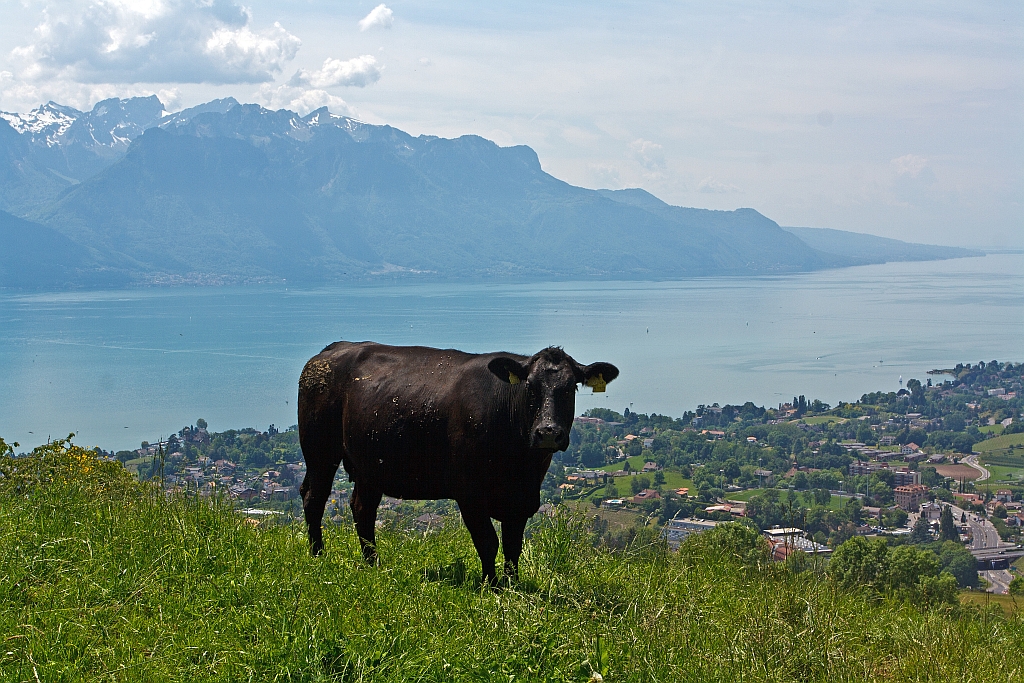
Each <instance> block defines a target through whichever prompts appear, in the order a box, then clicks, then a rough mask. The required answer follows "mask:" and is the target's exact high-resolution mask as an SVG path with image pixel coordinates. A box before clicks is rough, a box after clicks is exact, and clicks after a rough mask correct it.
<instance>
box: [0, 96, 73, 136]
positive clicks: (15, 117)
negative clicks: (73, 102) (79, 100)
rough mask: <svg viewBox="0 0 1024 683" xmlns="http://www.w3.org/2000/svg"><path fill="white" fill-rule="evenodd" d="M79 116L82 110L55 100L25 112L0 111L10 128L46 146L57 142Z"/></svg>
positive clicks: (1, 116)
mask: <svg viewBox="0 0 1024 683" xmlns="http://www.w3.org/2000/svg"><path fill="white" fill-rule="evenodd" d="M81 116H82V112H80V111H78V110H77V109H74V108H72V107H65V106H63V105H60V104H57V103H56V102H47V103H46V104H44V105H41V106H39V107H36V108H35V109H33V110H32V111H30V112H28V113H27V114H18V113H16V112H6V111H0V118H3V119H5V120H6V121H7V123H9V124H10V125H11V128H13V129H14V130H16V131H18V132H19V133H21V134H22V135H28V136H29V137H30V139H31V140H32V142H33V143H34V144H44V145H46V146H47V147H53V146H54V145H56V144H59V142H60V139H61V137H62V136H63V135H64V134H65V133H66V132H67V131H68V129H69V128H71V125H72V124H73V123H74V122H75V121H76V120H78V118H79V117H81Z"/></svg>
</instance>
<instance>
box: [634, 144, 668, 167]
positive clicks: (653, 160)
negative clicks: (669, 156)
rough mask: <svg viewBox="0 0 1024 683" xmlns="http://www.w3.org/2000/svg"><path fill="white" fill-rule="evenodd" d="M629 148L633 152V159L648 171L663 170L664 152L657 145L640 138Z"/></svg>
mask: <svg viewBox="0 0 1024 683" xmlns="http://www.w3.org/2000/svg"><path fill="white" fill-rule="evenodd" d="M629 147H630V149H632V150H633V158H634V159H636V160H637V162H639V164H640V165H641V166H643V167H644V168H646V169H647V170H648V171H654V170H657V169H661V168H665V150H664V149H663V148H662V146H661V145H659V144H658V143H656V142H651V141H650V140H644V139H643V138H640V139H638V140H634V141H633V142H632V143H631V144H630V145H629Z"/></svg>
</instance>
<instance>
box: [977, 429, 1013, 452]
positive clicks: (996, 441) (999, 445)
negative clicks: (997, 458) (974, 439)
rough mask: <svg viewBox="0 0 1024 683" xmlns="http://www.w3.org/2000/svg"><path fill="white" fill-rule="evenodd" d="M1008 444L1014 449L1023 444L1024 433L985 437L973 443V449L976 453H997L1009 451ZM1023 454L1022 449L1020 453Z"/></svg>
mask: <svg viewBox="0 0 1024 683" xmlns="http://www.w3.org/2000/svg"><path fill="white" fill-rule="evenodd" d="M1010 446H1013V447H1014V450H1016V449H1018V448H1020V447H1021V446H1024V433H1021V434H1006V435H1005V436H996V437H993V438H991V439H985V440H984V441H979V442H978V443H976V444H974V450H975V451H977V452H978V453H992V454H995V453H998V452H1003V451H1005V452H1009V448H1010ZM1020 455H1022V456H1024V451H1022V452H1021V453H1020Z"/></svg>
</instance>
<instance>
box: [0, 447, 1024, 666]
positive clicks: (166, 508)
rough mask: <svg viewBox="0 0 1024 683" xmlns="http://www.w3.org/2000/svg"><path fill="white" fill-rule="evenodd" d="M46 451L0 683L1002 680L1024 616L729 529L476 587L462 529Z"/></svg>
mask: <svg viewBox="0 0 1024 683" xmlns="http://www.w3.org/2000/svg"><path fill="white" fill-rule="evenodd" d="M91 457H92V456H91V453H90V452H89V451H86V450H84V449H81V448H78V447H76V446H73V445H72V444H71V443H70V442H68V441H60V442H56V443H54V444H50V445H49V446H45V447H41V448H39V449H37V450H36V451H35V452H34V453H33V454H32V455H31V456H30V457H27V458H23V459H15V458H10V457H7V458H3V459H2V463H0V470H2V472H3V475H2V477H0V633H3V634H5V635H4V636H3V637H4V639H5V641H4V647H3V648H2V649H0V678H4V679H9V680H35V678H36V677H38V679H39V680H43V681H47V680H93V679H110V678H115V679H118V680H142V679H145V680H240V679H246V680H259V681H265V680H266V681H269V680H297V681H298V680H302V681H316V680H366V681H385V680H387V681H398V680H402V681H405V680H427V681H450V680H493V681H499V680H500V681H503V682H507V681H509V680H546V681H585V680H587V679H588V678H590V676H591V674H592V672H593V671H599V672H600V673H602V674H604V676H605V679H606V680H622V681H633V680H636V681H640V680H643V681H651V680H659V681H668V680H673V681H676V680H683V681H687V680H692V681H719V680H720V681H733V680H769V681H790V680H793V681H795V680H801V681H803V680H936V681H938V680H942V681H947V680H978V681H982V680H985V681H988V680H1014V679H1019V678H1020V677H1021V676H1022V674H1024V664H1022V654H1021V653H1022V652H1024V626H1022V623H1021V620H1020V618H1019V617H1010V618H1004V617H1001V616H997V615H995V614H994V613H990V612H981V611H975V610H972V609H966V608H960V607H953V606H947V607H942V608H936V609H930V610H929V609H922V608H920V607H917V606H915V605H913V604H912V603H910V602H908V601H900V600H895V599H891V598H882V599H877V598H874V599H870V600H869V599H866V598H864V597H862V596H861V595H860V594H859V593H856V592H851V591H847V590H845V589H842V588H840V587H838V585H837V584H836V583H835V582H833V581H830V580H828V579H827V578H825V577H823V576H818V575H815V574H813V573H810V572H805V573H802V574H800V575H796V576H794V575H792V574H790V573H789V572H787V571H786V570H785V568H784V567H781V566H778V565H769V564H768V563H767V562H765V556H764V554H763V548H760V547H759V545H758V544H759V543H760V541H759V539H758V537H757V536H756V535H750V534H747V533H745V532H744V531H742V530H739V529H737V528H736V527H727V528H725V529H722V530H720V531H715V532H709V533H706V534H703V535H701V536H696V537H693V538H691V539H690V540H689V541H688V542H686V543H684V544H683V546H682V548H681V549H680V551H679V552H678V553H669V552H667V551H665V549H664V546H663V545H662V544H660V543H659V542H657V540H656V539H651V538H650V537H649V536H644V535H640V536H638V539H637V540H636V541H635V542H634V543H633V544H631V545H630V546H629V547H627V548H626V549H625V550H624V551H622V552H619V553H609V552H606V551H603V550H596V549H594V548H593V547H592V545H591V543H590V538H589V536H588V533H589V532H588V530H587V525H586V523H585V522H586V520H585V519H583V518H582V517H578V516H573V515H568V514H566V515H560V516H556V517H555V518H553V519H549V518H545V519H542V520H540V521H538V522H537V523H536V524H535V526H534V527H533V528H532V530H531V537H530V540H529V541H528V543H527V547H526V551H525V554H524V558H523V562H522V581H521V582H520V584H519V585H517V586H515V587H510V588H504V589H501V590H491V589H489V588H486V587H482V586H481V585H480V578H479V569H478V568H477V565H476V555H475V552H474V550H473V547H472V543H471V541H470V539H469V536H468V534H467V533H466V532H465V530H464V529H463V527H462V526H461V525H457V524H456V525H451V526H447V527H445V528H443V529H442V530H440V531H439V532H437V533H433V534H429V535H426V536H421V535H413V534H410V533H404V532H399V531H396V530H391V529H384V530H382V532H381V534H380V535H379V540H380V545H381V553H380V554H381V558H382V562H381V565H380V566H378V567H367V566H365V565H364V564H363V563H362V561H361V559H360V554H359V549H358V542H357V541H356V538H355V535H354V533H353V532H352V530H351V529H350V528H349V527H348V526H347V525H344V526H340V527H329V528H328V530H327V551H326V553H325V554H324V556H322V557H320V558H315V559H314V558H310V557H309V556H308V553H307V549H306V540H305V534H304V530H303V529H302V528H301V527H300V526H299V525H297V524H283V525H277V526H270V527H265V528H262V527H260V528H253V527H252V526H250V525H249V524H247V523H245V520H243V519H242V518H240V517H239V516H238V515H237V514H236V513H234V512H233V511H232V510H231V509H230V508H229V507H227V506H226V505H224V504H221V503H218V502H216V501H214V502H212V503H211V502H208V501H205V500H197V499H195V498H188V497H172V498H165V497H163V496H161V495H159V494H157V493H156V492H155V491H154V490H152V489H149V488H147V487H146V486H145V485H143V484H139V483H137V482H135V481H133V480H132V479H131V478H130V477H128V476H127V474H125V473H123V471H121V470H119V469H118V468H119V465H117V464H116V463H115V464H107V463H99V462H97V461H95V460H94V459H92V460H90V458H91Z"/></svg>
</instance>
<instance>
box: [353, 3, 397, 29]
mask: <svg viewBox="0 0 1024 683" xmlns="http://www.w3.org/2000/svg"><path fill="white" fill-rule="evenodd" d="M394 22H395V13H394V12H392V11H391V10H390V9H388V6H387V5H385V4H380V5H377V6H376V7H374V8H373V9H372V10H370V13H369V14H367V15H366V16H365V17H363V18H362V19H361V20H360V21H359V30H360V31H369V30H370V29H371V28H391V24H393V23H394Z"/></svg>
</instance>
